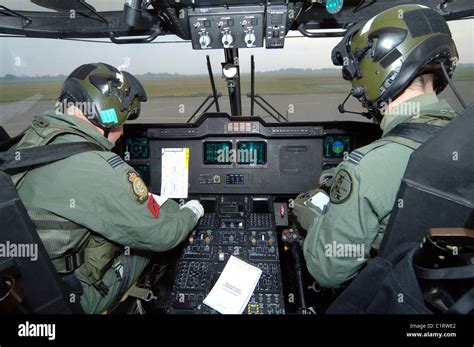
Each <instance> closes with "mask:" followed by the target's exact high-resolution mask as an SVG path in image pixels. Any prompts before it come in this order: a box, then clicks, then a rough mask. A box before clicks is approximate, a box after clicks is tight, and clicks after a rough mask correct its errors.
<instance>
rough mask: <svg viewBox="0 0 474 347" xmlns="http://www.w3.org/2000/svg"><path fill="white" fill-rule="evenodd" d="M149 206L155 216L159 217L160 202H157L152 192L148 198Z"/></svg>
mask: <svg viewBox="0 0 474 347" xmlns="http://www.w3.org/2000/svg"><path fill="white" fill-rule="evenodd" d="M147 206H148V209H149V210H150V212H151V214H152V215H153V216H155V218H158V214H159V213H160V204H158V203H157V202H156V200H155V198H154V197H153V195H151V194H150V197H149V198H148V203H147Z"/></svg>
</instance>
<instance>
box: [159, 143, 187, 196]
mask: <svg viewBox="0 0 474 347" xmlns="http://www.w3.org/2000/svg"><path fill="white" fill-rule="evenodd" d="M188 174H189V148H162V149H161V196H162V197H164V198H175V199H181V198H182V199H186V198H187V197H188Z"/></svg>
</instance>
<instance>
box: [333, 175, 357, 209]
mask: <svg viewBox="0 0 474 347" xmlns="http://www.w3.org/2000/svg"><path fill="white" fill-rule="evenodd" d="M352 185H353V180H352V176H351V174H350V173H349V172H347V171H346V170H344V169H342V170H339V171H338V172H337V174H336V176H335V177H334V181H333V183H332V186H331V190H330V191H329V196H330V198H331V202H332V203H334V204H341V203H343V202H344V201H346V200H347V199H349V197H350V196H351V194H352V189H353V188H352Z"/></svg>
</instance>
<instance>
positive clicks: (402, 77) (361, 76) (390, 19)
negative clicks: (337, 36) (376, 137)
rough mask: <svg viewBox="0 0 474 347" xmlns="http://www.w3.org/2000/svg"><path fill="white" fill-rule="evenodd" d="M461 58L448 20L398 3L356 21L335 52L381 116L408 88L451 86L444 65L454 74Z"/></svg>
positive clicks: (357, 93)
mask: <svg viewBox="0 0 474 347" xmlns="http://www.w3.org/2000/svg"><path fill="white" fill-rule="evenodd" d="M457 59H458V52H457V50H456V45H455V43H454V41H453V39H452V37H451V32H450V30H449V27H448V25H447V24H446V21H445V20H444V18H443V17H442V16H441V15H440V14H438V13H437V12H435V11H434V10H432V9H430V8H428V7H426V6H422V5H401V6H395V7H392V8H390V9H388V10H385V11H383V12H381V13H379V14H378V15H376V16H375V17H373V18H371V19H370V20H368V21H366V22H361V23H357V24H355V25H354V26H352V27H351V28H349V29H348V30H347V32H346V34H345V35H344V38H343V39H342V41H341V42H340V43H339V44H338V45H337V46H336V47H335V48H334V49H333V51H332V61H333V63H334V65H338V66H342V75H343V78H344V79H346V80H348V81H351V83H352V91H351V93H352V95H353V96H354V97H356V98H357V99H358V100H359V101H360V102H361V103H362V104H363V106H364V107H366V108H367V109H368V110H369V113H370V114H371V115H372V116H375V117H376V118H378V119H380V118H381V117H382V114H381V112H380V111H381V109H382V108H384V107H385V106H386V105H387V104H388V105H389V104H390V103H391V102H392V101H394V102H396V99H397V98H399V97H400V96H401V95H402V94H403V93H404V92H407V91H410V90H413V89H414V88H418V87H420V88H421V89H419V91H421V92H429V91H435V92H436V93H440V92H441V91H442V90H443V89H444V88H445V87H446V84H447V80H446V78H445V77H444V73H443V70H442V68H441V65H442V64H444V67H445V68H446V71H447V73H448V75H449V77H450V78H451V76H452V74H453V72H454V68H455V66H456V62H457ZM417 90H418V89H417ZM418 93H420V92H418ZM413 96H415V95H413Z"/></svg>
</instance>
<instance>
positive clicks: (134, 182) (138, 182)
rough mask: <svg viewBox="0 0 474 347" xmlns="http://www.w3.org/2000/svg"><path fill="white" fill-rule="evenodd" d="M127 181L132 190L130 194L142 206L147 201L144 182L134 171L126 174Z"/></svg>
mask: <svg viewBox="0 0 474 347" xmlns="http://www.w3.org/2000/svg"><path fill="white" fill-rule="evenodd" d="M127 181H128V182H129V183H130V185H131V188H132V193H133V195H134V196H135V199H136V200H137V201H138V202H139V203H140V204H143V203H144V202H145V201H147V199H148V188H147V187H146V184H145V182H143V180H142V179H141V177H140V176H139V175H138V174H137V173H136V172H135V171H129V172H127Z"/></svg>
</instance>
